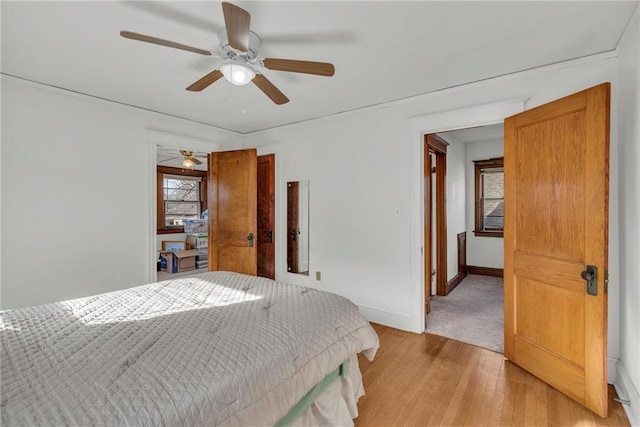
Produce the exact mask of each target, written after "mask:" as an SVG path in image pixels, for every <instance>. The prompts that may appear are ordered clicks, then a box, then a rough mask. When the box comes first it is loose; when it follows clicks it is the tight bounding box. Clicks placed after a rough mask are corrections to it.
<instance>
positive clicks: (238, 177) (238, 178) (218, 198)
mask: <svg viewBox="0 0 640 427" xmlns="http://www.w3.org/2000/svg"><path fill="white" fill-rule="evenodd" d="M256 175H257V154H256V150H255V149H250V150H239V151H224V152H217V153H211V155H210V156H209V186H208V187H209V218H210V220H209V270H212V271H214V270H225V271H235V272H237V273H244V274H250V275H256V272H257V256H256V255H257V253H256V234H257V224H256V221H257V220H256V205H257V201H256V199H257V188H256V182H257V179H256Z"/></svg>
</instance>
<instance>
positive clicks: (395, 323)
mask: <svg viewBox="0 0 640 427" xmlns="http://www.w3.org/2000/svg"><path fill="white" fill-rule="evenodd" d="M358 309H359V310H360V313H362V315H363V316H364V317H366V318H367V320H368V321H369V322H373V323H379V324H381V325H384V326H389V327H391V328H396V329H401V330H403V331H408V332H413V330H412V328H411V316H409V315H408V314H403V313H394V312H391V311H386V310H380V309H376V308H370V307H364V306H362V305H360V306H358Z"/></svg>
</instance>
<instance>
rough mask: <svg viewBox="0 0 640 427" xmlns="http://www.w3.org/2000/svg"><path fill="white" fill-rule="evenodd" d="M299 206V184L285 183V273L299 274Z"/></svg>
mask: <svg viewBox="0 0 640 427" xmlns="http://www.w3.org/2000/svg"><path fill="white" fill-rule="evenodd" d="M299 205H300V183H299V182H297V181H295V182H288V183H287V271H288V272H289V273H299V272H300V271H299V268H298V265H299V260H298V257H299V254H298V241H299V240H298V237H299V235H300V234H299V232H300V221H299V218H298V211H299V209H298V206H299Z"/></svg>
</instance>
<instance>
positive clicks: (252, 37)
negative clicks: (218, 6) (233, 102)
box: [120, 2, 335, 105]
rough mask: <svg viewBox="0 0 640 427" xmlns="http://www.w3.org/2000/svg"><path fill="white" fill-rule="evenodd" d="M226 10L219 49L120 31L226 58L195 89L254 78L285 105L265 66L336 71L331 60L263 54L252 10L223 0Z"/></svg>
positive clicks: (326, 73)
mask: <svg viewBox="0 0 640 427" xmlns="http://www.w3.org/2000/svg"><path fill="white" fill-rule="evenodd" d="M222 12H223V14H224V22H225V25H226V27H225V28H221V29H220V30H218V39H219V41H220V50H219V52H215V53H214V52H210V51H208V50H204V49H199V48H196V47H192V46H187V45H184V44H180V43H176V42H173V41H169V40H164V39H160V38H157V37H152V36H147V35H144V34H139V33H133V32H131V31H120V35H121V36H122V37H125V38H128V39H133V40H138V41H143V42H147V43H153V44H158V45H161V46H167V47H172V48H174V49H181V50H186V51H188V52H194V53H198V54H200V55H206V56H217V57H219V58H220V59H222V60H223V63H222V65H221V66H220V68H219V69H217V70H213V71H212V72H210V73H209V74H207V75H206V76H204V77H202V78H201V79H200V80H198V81H196V82H195V83H193V84H192V85H191V86H189V87H187V90H189V91H193V92H199V91H202V90H204V89H206V88H207V87H209V86H210V85H211V84H213V83H215V82H216V81H218V80H219V79H220V78H222V77H224V78H225V79H226V80H228V81H229V82H231V83H232V84H234V85H238V86H240V85H245V84H247V83H249V82H252V83H253V84H254V85H256V86H257V87H258V89H260V90H261V91H262V92H263V93H264V94H265V95H267V96H268V97H269V98H270V99H271V100H272V101H273V102H275V103H276V104H278V105H281V104H286V103H287V102H289V99H288V98H287V97H286V96H285V95H284V94H283V93H282V92H281V91H280V90H279V89H278V88H277V87H275V86H274V84H273V83H271V82H270V81H269V80H268V79H267V78H266V77H265V76H264V74H263V71H264V70H265V69H267V70H275V71H289V72H292V73H305V74H314V75H318V76H327V77H331V76H333V75H334V73H335V68H334V66H333V64H330V63H327V62H313V61H299V60H295V59H276V58H263V57H260V56H259V55H258V49H259V48H260V44H261V39H260V37H259V36H258V35H257V34H256V33H254V32H253V31H251V29H250V21H251V15H250V14H249V12H247V11H246V10H244V9H242V8H240V7H238V6H236V5H233V4H231V3H227V2H223V3H222Z"/></svg>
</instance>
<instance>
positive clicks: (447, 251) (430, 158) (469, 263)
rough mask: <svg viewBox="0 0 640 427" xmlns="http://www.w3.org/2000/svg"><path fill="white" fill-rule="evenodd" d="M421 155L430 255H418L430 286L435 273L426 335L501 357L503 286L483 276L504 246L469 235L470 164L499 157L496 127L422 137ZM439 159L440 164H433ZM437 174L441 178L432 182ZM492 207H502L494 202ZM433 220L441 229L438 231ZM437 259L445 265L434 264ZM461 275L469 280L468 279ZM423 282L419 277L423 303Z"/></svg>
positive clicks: (499, 260)
mask: <svg viewBox="0 0 640 427" xmlns="http://www.w3.org/2000/svg"><path fill="white" fill-rule="evenodd" d="M424 149H425V163H424V165H425V167H424V170H425V207H424V210H425V236H426V237H425V247H426V248H432V251H431V256H429V252H427V253H426V254H425V259H424V261H425V273H428V272H429V271H431V273H432V275H431V278H434V279H436V277H437V274H436V275H435V276H434V275H433V273H434V272H437V271H438V270H439V271H440V272H441V273H442V274H441V275H440V276H439V277H437V279H436V280H433V282H435V286H431V289H430V290H431V296H430V298H429V299H430V305H431V307H429V309H430V310H431V312H430V313H429V312H428V314H427V328H426V330H427V332H430V333H434V334H436V335H444V336H447V337H449V338H453V339H457V340H459V341H463V342H468V343H470V344H475V345H479V346H481V347H485V348H489V349H491V350H494V351H499V352H502V349H503V325H504V323H503V298H502V286H503V280H502V277H487V276H486V274H488V272H493V271H499V272H500V273H501V272H502V269H503V250H502V246H503V239H502V238H501V237H485V236H484V234H483V233H477V232H476V227H475V224H474V214H475V211H476V208H477V206H476V198H475V194H474V191H475V185H476V183H475V180H476V176H475V174H474V165H475V163H474V161H478V160H483V159H485V158H494V157H501V156H502V154H503V126H502V124H496V125H491V126H480V127H474V128H467V129H460V130H452V131H444V132H438V133H437V134H428V135H425V147H424ZM438 158H440V159H441V161H442V163H443V164H441V165H438V164H437V161H438ZM427 172H430V173H427ZM438 172H442V176H440V177H438ZM438 178H440V179H441V184H440V187H441V189H439V188H438V185H437V184H438V182H437V181H438ZM445 183H446V185H447V186H446V187H445ZM494 187H495V186H494ZM492 188H493V187H492ZM439 190H440V191H441V193H440V196H439V197H437V195H438V191H439ZM492 202H493V203H501V202H499V201H497V200H493V199H492ZM438 204H441V205H442V209H439V208H438ZM445 204H448V206H446V205H445ZM449 209H450V210H451V212H448V210H449ZM439 210H440V212H439ZM438 216H441V217H442V219H440V218H439V217H438ZM492 218H493V217H492ZM440 221H442V222H443V223H444V226H443V227H440V226H439V225H438V223H439V222H440ZM430 230H431V231H430ZM481 235H482V236H481ZM438 237H440V239H439V238H438ZM430 241H431V243H430ZM440 242H442V243H440ZM467 242H468V244H469V249H467ZM438 252H440V254H442V256H440V260H441V264H444V265H441V264H439V263H438ZM432 259H433V261H432ZM430 262H431V265H432V266H433V267H431V265H429V263H430ZM468 272H470V273H472V274H473V275H472V276H469V277H467V273H468ZM428 279H429V277H428V275H427V274H425V297H426V296H427V295H426V292H427V291H428V290H429V289H428V285H429V281H428Z"/></svg>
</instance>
